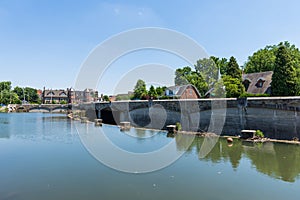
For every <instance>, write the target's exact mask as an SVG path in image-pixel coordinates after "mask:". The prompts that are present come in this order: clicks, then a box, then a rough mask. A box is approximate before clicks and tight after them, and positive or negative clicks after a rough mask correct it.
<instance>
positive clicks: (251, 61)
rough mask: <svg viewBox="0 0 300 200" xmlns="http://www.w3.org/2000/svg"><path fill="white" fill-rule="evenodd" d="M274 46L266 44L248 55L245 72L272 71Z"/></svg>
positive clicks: (274, 57)
mask: <svg viewBox="0 0 300 200" xmlns="http://www.w3.org/2000/svg"><path fill="white" fill-rule="evenodd" d="M275 52H276V46H266V47H265V48H264V49H260V50H258V51H257V52H255V53H253V55H252V56H249V57H248V61H247V62H246V63H245V73H255V72H265V71H273V70H274V66H275V59H276V56H275Z"/></svg>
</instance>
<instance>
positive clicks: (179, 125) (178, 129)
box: [176, 122, 181, 131]
mask: <svg viewBox="0 0 300 200" xmlns="http://www.w3.org/2000/svg"><path fill="white" fill-rule="evenodd" d="M176 131H181V124H180V123H179V122H176Z"/></svg>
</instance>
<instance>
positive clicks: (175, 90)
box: [167, 84, 201, 97]
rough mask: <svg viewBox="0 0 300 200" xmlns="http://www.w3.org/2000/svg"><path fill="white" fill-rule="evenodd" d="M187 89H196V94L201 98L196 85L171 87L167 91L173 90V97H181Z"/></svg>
mask: <svg viewBox="0 0 300 200" xmlns="http://www.w3.org/2000/svg"><path fill="white" fill-rule="evenodd" d="M187 87H192V88H194V90H195V92H196V94H197V95H198V96H199V97H201V95H200V93H199V91H198V89H197V88H196V87H195V86H194V85H192V84H187V85H175V86H170V87H168V88H167V90H171V91H172V92H173V95H172V96H181V95H182V94H183V92H184V91H185V90H186V89H187Z"/></svg>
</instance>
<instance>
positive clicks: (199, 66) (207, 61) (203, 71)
mask: <svg viewBox="0 0 300 200" xmlns="http://www.w3.org/2000/svg"><path fill="white" fill-rule="evenodd" d="M215 61H218V59H217V58H216V57H210V58H203V59H200V60H197V63H196V65H195V70H196V72H197V73H198V74H200V75H201V77H202V78H203V80H204V81H205V82H206V84H208V85H213V84H214V83H215V82H216V81H217V80H218V70H219V68H218V66H217V64H216V62H215Z"/></svg>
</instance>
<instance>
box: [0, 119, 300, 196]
mask: <svg viewBox="0 0 300 200" xmlns="http://www.w3.org/2000/svg"><path fill="white" fill-rule="evenodd" d="M75 124H76V126H75ZM80 126H85V127H86V128H89V130H92V129H94V126H93V124H89V125H85V124H80V122H74V121H70V120H68V119H66V118H65V117H64V116H63V115H59V114H57V115H51V114H42V113H26V114H24V113H20V114H18V113H16V114H1V113H0V199H1V200H6V199H10V200H12V199H14V200H15V199H16V200H18V199H22V200H24V199H25V200H35V199H44V200H48V199H49V200H50V199H51V200H52V199H64V200H68V199H72V200H77V199H78V200H79V199H92V200H93V199H131V200H134V199H172V200H177V199H205V200H207V199H213V200H222V199H232V200H235V199H245V200H247V199H251V200H253V199H272V200H275V199H286V200H287V199H299V197H300V176H299V174H300V146H297V145H287V144H274V143H266V144H263V145H262V144H260V145H251V144H243V143H241V142H240V141H238V140H234V143H233V146H231V147H230V146H228V144H227V142H226V140H224V139H220V140H219V141H218V143H217V144H216V145H215V146H214V148H213V149H212V151H211V152H210V153H209V154H208V155H207V156H206V157H205V158H199V149H200V148H201V145H202V144H203V138H196V139H195V140H194V141H193V143H192V145H191V146H190V147H189V149H188V151H187V152H186V153H185V154H184V155H183V156H182V157H181V158H180V159H179V160H177V161H176V162H175V163H173V164H172V165H170V166H168V167H166V168H164V169H162V170H159V171H155V172H151V173H146V174H130V173H123V172H119V171H116V170H113V169H111V168H109V167H107V166H105V165H103V164H101V163H100V162H99V161H97V160H96V159H95V158H94V157H93V156H91V155H90V154H89V153H88V151H87V150H86V149H85V148H84V146H83V144H82V143H81V141H80V139H79V136H78V134H77V131H76V127H80ZM98 128H99V129H100V127H98ZM102 129H103V130H105V132H106V133H107V132H109V133H110V134H109V136H108V137H109V138H110V139H111V140H112V141H113V142H114V143H115V144H117V145H118V146H120V147H121V148H124V149H126V150H128V151H133V152H148V151H153V150H155V149H157V148H159V147H162V146H164V145H165V144H167V143H169V142H171V141H174V140H175V141H176V144H177V148H178V150H179V151H180V149H181V146H180V145H181V144H180V142H178V141H179V139H178V138H172V137H167V133H165V132H155V131H149V130H146V131H144V130H135V129H131V131H130V134H129V135H128V134H126V133H124V132H120V131H119V129H118V128H117V127H114V126H108V125H104V126H103V127H102ZM99 134H100V133H99ZM136 136H139V137H140V138H137V137H136ZM181 137H182V136H181ZM181 139H182V138H181ZM107 153H108V154H109V152H107Z"/></svg>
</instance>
